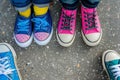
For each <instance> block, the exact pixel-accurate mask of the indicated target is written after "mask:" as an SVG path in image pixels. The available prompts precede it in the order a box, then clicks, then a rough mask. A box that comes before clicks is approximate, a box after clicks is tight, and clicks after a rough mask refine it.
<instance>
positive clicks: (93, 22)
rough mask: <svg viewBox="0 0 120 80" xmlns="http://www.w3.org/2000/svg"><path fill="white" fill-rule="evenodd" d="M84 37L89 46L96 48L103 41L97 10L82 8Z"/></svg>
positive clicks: (82, 31)
mask: <svg viewBox="0 0 120 80" xmlns="http://www.w3.org/2000/svg"><path fill="white" fill-rule="evenodd" d="M81 16H82V17H81V18H82V30H81V33H82V37H83V40H84V41H85V43H86V44H87V45H89V46H96V45H98V44H99V42H100V41H101V37H102V29H101V26H100V21H99V18H98V14H97V10H96V8H85V7H84V6H81Z"/></svg>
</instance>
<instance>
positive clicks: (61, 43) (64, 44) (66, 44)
mask: <svg viewBox="0 0 120 80" xmlns="http://www.w3.org/2000/svg"><path fill="white" fill-rule="evenodd" d="M75 36H76V33H75V35H74V37H73V39H72V40H71V42H69V43H64V42H62V41H61V40H60V39H59V37H58V34H57V30H56V37H57V41H58V43H59V44H60V45H61V46H63V47H69V46H71V45H72V44H73V42H74V40H75Z"/></svg>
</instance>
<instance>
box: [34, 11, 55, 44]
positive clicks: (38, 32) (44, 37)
mask: <svg viewBox="0 0 120 80" xmlns="http://www.w3.org/2000/svg"><path fill="white" fill-rule="evenodd" d="M32 21H33V23H34V32H33V33H34V40H35V42H36V43H37V44H39V45H46V44H48V42H49V41H50V40H51V37H52V34H53V27H52V18H51V15H50V11H49V10H48V12H47V13H46V14H45V15H40V16H33V19H32Z"/></svg>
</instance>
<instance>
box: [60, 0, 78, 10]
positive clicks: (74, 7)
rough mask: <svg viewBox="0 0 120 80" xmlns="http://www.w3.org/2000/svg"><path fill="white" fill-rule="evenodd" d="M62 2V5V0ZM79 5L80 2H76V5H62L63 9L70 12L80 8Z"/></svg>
mask: <svg viewBox="0 0 120 80" xmlns="http://www.w3.org/2000/svg"><path fill="white" fill-rule="evenodd" d="M60 2H61V3H62V1H61V0H60ZM78 4H79V0H77V2H75V3H74V4H67V3H62V5H63V7H64V8H65V9H69V10H75V9H76V8H77V7H78Z"/></svg>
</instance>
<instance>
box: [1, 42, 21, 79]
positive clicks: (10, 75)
mask: <svg viewBox="0 0 120 80" xmlns="http://www.w3.org/2000/svg"><path fill="white" fill-rule="evenodd" d="M0 80H22V79H21V76H20V73H19V71H18V68H17V63H16V53H15V51H14V49H13V48H12V47H11V46H10V45H9V44H7V43H0Z"/></svg>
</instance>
